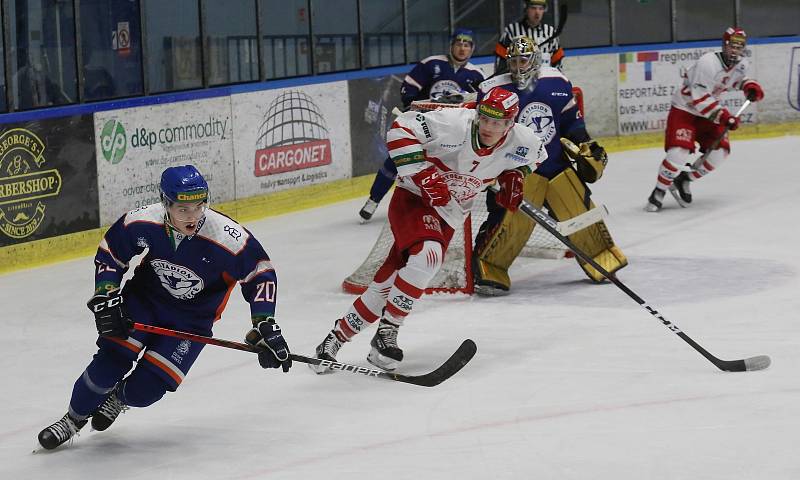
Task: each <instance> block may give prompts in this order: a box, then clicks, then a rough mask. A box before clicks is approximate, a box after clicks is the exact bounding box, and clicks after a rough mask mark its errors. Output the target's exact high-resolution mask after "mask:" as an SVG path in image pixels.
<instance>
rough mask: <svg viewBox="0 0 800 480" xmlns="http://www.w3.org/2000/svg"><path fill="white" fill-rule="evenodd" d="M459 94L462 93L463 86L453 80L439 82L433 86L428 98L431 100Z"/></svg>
mask: <svg viewBox="0 0 800 480" xmlns="http://www.w3.org/2000/svg"><path fill="white" fill-rule="evenodd" d="M437 67H438V65H437ZM459 92H461V86H460V85H459V84H458V82H455V81H453V80H439V81H438V82H435V83H434V84H433V85H432V86H431V92H430V93H429V94H428V96H429V97H431V98H438V97H441V96H443V95H452V94H454V93H459Z"/></svg>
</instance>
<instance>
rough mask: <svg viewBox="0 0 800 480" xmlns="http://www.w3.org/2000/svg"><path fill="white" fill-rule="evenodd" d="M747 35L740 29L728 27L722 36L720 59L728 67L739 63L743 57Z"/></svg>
mask: <svg viewBox="0 0 800 480" xmlns="http://www.w3.org/2000/svg"><path fill="white" fill-rule="evenodd" d="M745 45H747V34H746V33H745V32H744V30H742V29H741V28H736V27H728V29H727V30H725V33H723V34H722V59H723V60H725V64H726V65H727V66H728V67H732V66H734V65H736V64H737V63H739V61H740V60H741V59H742V57H743V56H744V47H745Z"/></svg>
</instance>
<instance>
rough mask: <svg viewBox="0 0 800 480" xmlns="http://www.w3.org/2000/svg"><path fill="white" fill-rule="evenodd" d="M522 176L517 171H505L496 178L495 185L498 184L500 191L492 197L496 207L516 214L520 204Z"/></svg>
mask: <svg viewBox="0 0 800 480" xmlns="http://www.w3.org/2000/svg"><path fill="white" fill-rule="evenodd" d="M523 179H524V176H523V175H522V172H520V171H519V170H506V171H504V172H503V173H501V174H500V175H498V176H497V183H499V184H500V191H499V192H497V193H496V194H495V196H494V200H495V202H497V204H498V205H500V206H501V207H503V208H505V209H506V210H509V211H511V212H516V211H517V209H519V205H520V204H521V203H522V187H523Z"/></svg>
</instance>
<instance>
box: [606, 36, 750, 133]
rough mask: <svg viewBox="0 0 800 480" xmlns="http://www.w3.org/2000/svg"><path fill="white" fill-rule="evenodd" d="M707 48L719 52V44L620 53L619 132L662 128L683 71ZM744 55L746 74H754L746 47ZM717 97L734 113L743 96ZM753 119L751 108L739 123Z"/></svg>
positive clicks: (737, 93)
mask: <svg viewBox="0 0 800 480" xmlns="http://www.w3.org/2000/svg"><path fill="white" fill-rule="evenodd" d="M710 51H719V47H705V48H687V49H673V50H650V51H647V50H646V51H640V52H626V53H620V54H619V65H618V69H617V108H618V112H617V113H618V115H617V118H618V127H619V134H620V135H633V134H637V133H644V132H657V131H664V129H665V128H666V126H667V114H669V110H670V101H671V99H672V95H673V94H674V93H675V91H677V90H679V89H680V87H681V81H682V72H683V70H684V69H688V68H689V67H691V66H692V65H693V64H694V63H695V62H696V61H697V60H698V59H699V58H700V56H701V55H703V54H704V53H706V52H710ZM746 55H747V57H748V58H749V61H750V64H751V66H750V73H749V74H750V75H753V69H754V66H753V63H754V59H753V54H752V50H750V49H748V50H747V51H746ZM753 76H754V75H753ZM720 100H721V101H722V102H721V103H722V105H723V106H725V107H726V108H727V109H728V110H730V111H731V112H735V111H736V110H738V109H739V107H741V105H742V103H744V100H745V99H744V94H743V93H742V92H740V91H735V92H728V93H725V94H723V95H722V97H721V98H720ZM756 121H757V113H756V108H755V107H750V108H749V109H748V110H746V111H745V112H744V114H743V115H742V123H743V124H750V123H755V122H756Z"/></svg>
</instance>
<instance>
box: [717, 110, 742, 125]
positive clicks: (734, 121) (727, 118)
mask: <svg viewBox="0 0 800 480" xmlns="http://www.w3.org/2000/svg"><path fill="white" fill-rule="evenodd" d="M719 124H720V125H725V126H726V127H728V128H729V129H730V130H736V129H737V128H739V117H734V116H733V115H731V112H729V111H728V109H727V108H723V109H722V111H721V112H720V114H719Z"/></svg>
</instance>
